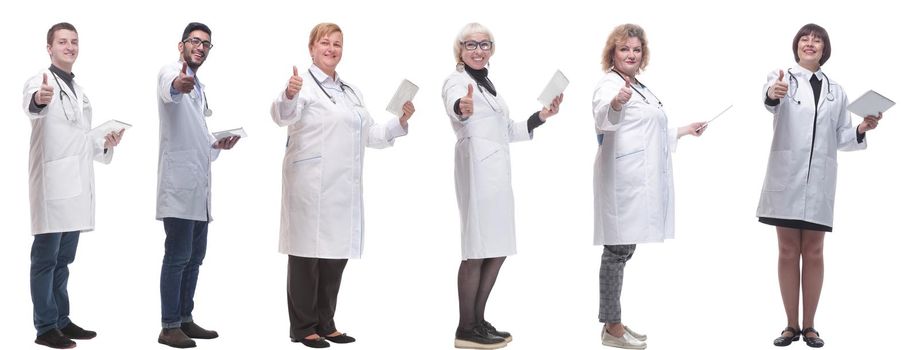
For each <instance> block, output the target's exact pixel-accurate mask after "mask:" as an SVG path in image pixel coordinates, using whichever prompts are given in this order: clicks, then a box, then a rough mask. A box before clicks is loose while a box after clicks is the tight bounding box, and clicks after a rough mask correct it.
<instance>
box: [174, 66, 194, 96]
mask: <svg viewBox="0 0 918 350" xmlns="http://www.w3.org/2000/svg"><path fill="white" fill-rule="evenodd" d="M187 71H188V63H184V62H183V63H182V71H181V72H180V73H179V76H178V77H176V78H175V79H173V80H172V88H174V89H176V90H178V91H179V92H181V93H183V94H187V93H189V92H191V90H194V75H187V74H185V72H187Z"/></svg>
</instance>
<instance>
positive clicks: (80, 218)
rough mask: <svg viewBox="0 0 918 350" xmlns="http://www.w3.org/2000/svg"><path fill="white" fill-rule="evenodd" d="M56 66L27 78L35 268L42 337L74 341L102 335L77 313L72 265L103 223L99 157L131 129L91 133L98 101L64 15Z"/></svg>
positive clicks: (54, 48) (108, 155)
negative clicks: (85, 80) (83, 241)
mask: <svg viewBox="0 0 918 350" xmlns="http://www.w3.org/2000/svg"><path fill="white" fill-rule="evenodd" d="M47 40H48V46H47V49H48V55H49V56H50V57H51V66H50V67H48V69H45V70H42V71H41V72H40V73H38V74H36V75H35V76H33V77H31V78H30V79H29V80H28V81H26V84H25V88H24V89H23V94H22V106H23V109H24V110H25V113H26V115H27V116H28V117H29V120H30V121H31V123H32V139H31V146H30V148H29V200H30V204H31V214H32V235H33V236H34V237H33V241H32V252H31V269H30V273H29V277H30V279H29V280H30V287H31V293H32V305H33V313H32V317H33V319H32V320H33V324H34V326H35V330H36V331H37V334H38V336H37V337H36V339H35V343H37V344H40V345H44V346H48V347H52V348H72V347H74V346H76V343H74V342H73V341H72V340H71V339H90V338H93V337H95V336H96V333H95V332H93V331H87V330H84V329H82V328H80V327H79V326H77V325H76V324H74V323H73V322H71V321H70V317H69V316H70V298H69V296H68V293H67V281H68V280H69V278H70V272H69V269H68V265H69V264H70V263H72V262H73V260H74V258H75V257H76V249H77V244H78V243H79V239H80V233H81V232H86V231H92V230H93V229H94V228H95V214H96V213H95V209H96V202H95V200H96V198H95V179H94V173H93V161H97V162H100V163H103V164H108V163H110V162H111V161H112V157H113V155H114V147H115V146H117V145H118V143H119V142H121V136H122V134H123V132H124V130H121V131H119V132H117V133H110V134H108V135H105V137H104V138H98V139H93V138H91V137H90V136H89V133H88V132H89V130H90V129H91V128H92V106H90V104H89V97H87V95H86V92H85V91H83V88H82V87H80V85H79V84H78V83H77V81H76V78H75V75H74V74H73V73H72V69H73V65H74V63H76V59H77V56H78V55H79V52H80V45H79V44H80V43H79V37H78V35H77V31H76V28H74V27H73V25H71V24H69V23H58V24H55V25H53V26H52V27H51V28H50V29H49V30H48V36H47Z"/></svg>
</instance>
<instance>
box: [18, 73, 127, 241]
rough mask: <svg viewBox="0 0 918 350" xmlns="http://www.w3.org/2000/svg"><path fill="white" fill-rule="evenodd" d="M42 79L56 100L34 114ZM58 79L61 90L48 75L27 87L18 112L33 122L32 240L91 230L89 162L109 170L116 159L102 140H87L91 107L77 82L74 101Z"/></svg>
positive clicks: (92, 202) (92, 207) (92, 200)
mask: <svg viewBox="0 0 918 350" xmlns="http://www.w3.org/2000/svg"><path fill="white" fill-rule="evenodd" d="M42 74H47V75H48V83H49V84H50V85H51V86H52V87H54V97H53V98H52V99H51V102H50V103H49V104H48V105H47V106H45V108H43V109H42V110H41V111H40V112H39V113H37V114H33V113H32V112H31V111H29V104H30V103H31V101H32V94H33V93H35V92H36V91H38V89H39V88H40V87H41V82H42V77H43V76H42ZM58 79H59V81H60V86H58V85H57V83H56V82H55V80H54V75H53V73H52V72H51V71H50V70H48V69H46V70H44V71H41V72H39V73H38V74H37V75H35V76H33V77H32V78H30V79H29V80H28V81H26V83H25V87H24V88H23V93H22V107H23V109H24V110H25V113H26V115H27V116H28V117H29V119H31V122H32V139H31V147H30V148H29V200H30V204H31V213H32V234H33V235H37V234H42V233H56V232H70V231H91V230H93V228H94V227H95V210H96V202H95V200H96V198H95V180H94V174H93V164H92V162H93V160H96V161H98V162H101V163H104V164H108V163H109V162H111V161H112V157H113V155H114V149H110V150H108V152H105V151H104V146H105V139H103V138H100V139H92V138H90V137H89V135H88V134H87V132H88V131H89V130H90V129H91V128H92V127H91V126H92V107H91V106H90V104H89V97H87V96H86V94H85V93H84V92H83V89H82V88H81V87H80V85H79V84H78V83H77V81H76V79H74V80H73V88H74V90H76V95H75V96H74V93H73V91H71V90H70V87H68V86H67V84H66V83H64V81H63V80H61V78H58ZM62 89H63V92H64V93H65V95H63V99H64V100H62V99H61V95H60V92H61V90H62ZM65 109H66V112H65Z"/></svg>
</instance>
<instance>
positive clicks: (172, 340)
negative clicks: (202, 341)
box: [159, 328, 198, 349]
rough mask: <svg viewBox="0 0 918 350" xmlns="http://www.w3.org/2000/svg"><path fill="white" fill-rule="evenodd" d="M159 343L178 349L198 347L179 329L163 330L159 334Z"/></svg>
mask: <svg viewBox="0 0 918 350" xmlns="http://www.w3.org/2000/svg"><path fill="white" fill-rule="evenodd" d="M159 343H160V344H163V345H168V346H171V347H173V348H179V349H186V348H193V347H195V346H198V345H197V344H195V343H194V340H191V338H188V335H186V334H185V332H182V329H181V328H163V331H162V332H160V333H159Z"/></svg>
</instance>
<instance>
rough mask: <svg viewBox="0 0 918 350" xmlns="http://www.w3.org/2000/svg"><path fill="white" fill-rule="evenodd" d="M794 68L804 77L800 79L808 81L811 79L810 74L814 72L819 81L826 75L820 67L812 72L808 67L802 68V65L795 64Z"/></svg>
mask: <svg viewBox="0 0 918 350" xmlns="http://www.w3.org/2000/svg"><path fill="white" fill-rule="evenodd" d="M794 70H795V71H796V72H797V73H796V74H799V75H800V77H802V78H805V79H801V80H805V81H810V79H812V76H813V75H814V74H815V75H816V79H819V81H823V80H825V78H826V75H825V73H823V72H822V69H821V68H820V69H819V70H817V71H816V72H815V73H814V72H811V71H810V70H809V69H806V68H803V66H801V65H799V64H797V66H796V67H795V68H794Z"/></svg>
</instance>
